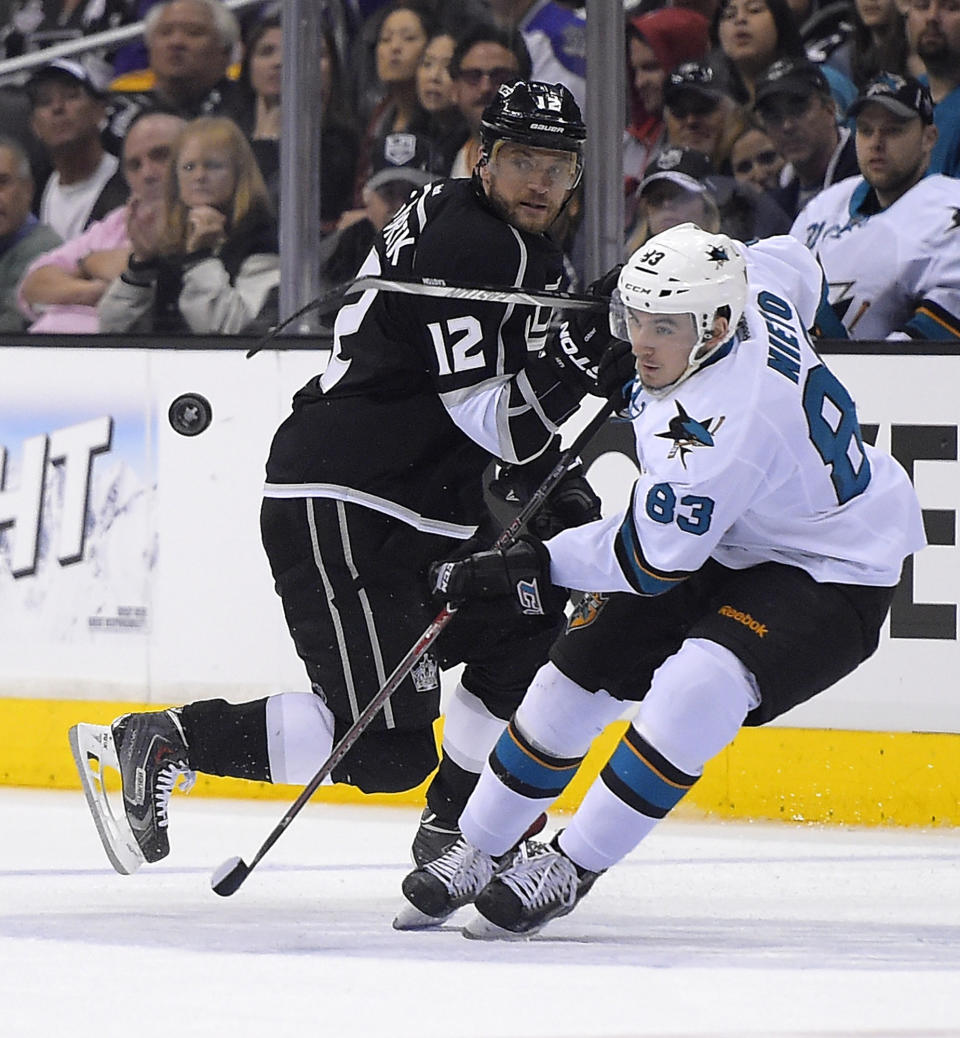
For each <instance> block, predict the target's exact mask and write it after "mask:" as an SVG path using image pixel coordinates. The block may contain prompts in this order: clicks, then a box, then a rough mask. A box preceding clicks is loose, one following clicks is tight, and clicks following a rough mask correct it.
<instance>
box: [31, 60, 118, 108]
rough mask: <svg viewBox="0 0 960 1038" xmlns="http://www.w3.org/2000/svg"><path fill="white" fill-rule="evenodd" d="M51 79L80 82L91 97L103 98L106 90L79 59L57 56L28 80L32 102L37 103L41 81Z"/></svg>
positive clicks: (44, 81) (46, 81)
mask: <svg viewBox="0 0 960 1038" xmlns="http://www.w3.org/2000/svg"><path fill="white" fill-rule="evenodd" d="M51 79H72V80H73V81H74V82H76V83H79V84H80V85H81V86H82V87H83V88H84V89H85V90H86V91H87V93H88V94H90V96H91V97H95V98H97V99H98V100H103V98H104V97H105V96H106V91H105V90H104V89H103V87H102V86H101V85H100V84H99V83H97V82H96V80H94V78H93V76H92V75H91V74H90V70H89V69H88V68H87V67H86V66H85V65H81V64H80V62H79V61H70V60H69V59H67V58H57V59H56V61H51V62H50V64H49V65H43V66H42V67H41V68H38V69H37V71H36V72H34V74H33V75H32V76H31V77H30V79H28V80H27V87H26V89H27V96H28V97H29V98H30V102H31V104H36V100H37V87H39V86H40V84H41V83H48V82H49V81H50V80H51Z"/></svg>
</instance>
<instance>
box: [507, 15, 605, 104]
mask: <svg viewBox="0 0 960 1038" xmlns="http://www.w3.org/2000/svg"><path fill="white" fill-rule="evenodd" d="M489 5H490V13H491V14H492V15H493V20H494V22H495V24H497V25H499V26H500V27H501V28H504V29H511V30H514V29H515V30H519V31H520V33H521V35H522V36H523V42H524V43H525V44H526V45H527V50H528V51H529V53H530V65H531V70H530V78H531V79H537V80H540V82H542V83H562V84H563V85H564V86H565V87H566V88H567V89H568V90H569V91H570V93H571V94H573V96H574V97H575V98H576V100H577V104H578V105H579V106H580V110H581V111H583V110H584V109H585V107H586V101H587V90H586V76H587V27H586V18H585V17H584V14H583V12H582V11H575V10H572V9H571V6H572V5H570V4H563V3H557V2H556V0H489Z"/></svg>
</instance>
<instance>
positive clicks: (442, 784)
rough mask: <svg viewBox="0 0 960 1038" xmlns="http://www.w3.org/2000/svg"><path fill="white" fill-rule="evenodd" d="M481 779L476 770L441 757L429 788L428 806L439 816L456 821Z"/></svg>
mask: <svg viewBox="0 0 960 1038" xmlns="http://www.w3.org/2000/svg"><path fill="white" fill-rule="evenodd" d="M479 779H480V776H479V775H478V774H477V773H476V772H473V771H466V770H465V769H464V768H461V767H460V765H459V764H454V762H453V761H452V760H450V758H449V757H446V756H444V757H441V758H440V767H439V768H438V769H437V773H436V775H434V776H433V781H432V782H431V783H430V785H429V787H428V788H427V807H429V808H430V810H431V811H432V812H433V813H434V814H435V815H436V816H437V818H442V819H443V820H444V821H445V822H451V823H454V822H456V821H457V820H458V819H459V818H460V812H461V811H462V810H463V808H464V805H465V804H466V802H467V801H468V800H469V799H470V794H471V793H472V792H473V790H474V787H475V786H476V784H477V782H478V781H479Z"/></svg>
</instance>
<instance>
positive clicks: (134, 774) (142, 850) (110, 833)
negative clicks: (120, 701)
mask: <svg viewBox="0 0 960 1038" xmlns="http://www.w3.org/2000/svg"><path fill="white" fill-rule="evenodd" d="M69 737H70V749H71V751H72V753H73V759H74V762H75V763H76V765H77V772H78V773H79V775H80V783H81V785H82V787H83V795H84V796H85V797H86V800H87V806H88V807H89V808H90V813H91V815H93V821H94V824H95V825H96V827H97V832H98V833H99V835H100V842H101V843H102V844H103V849H104V851H105V852H106V855H107V857H108V858H109V859H110V864H111V865H112V866H113V867H114V868H115V869H116V870H117V872H119V873H120V874H121V875H123V876H129V875H131V874H132V873H134V872H136V871H137V869H139V868H140V866H141V865H142V864H143V863H144V862H145V861H159V860H160V859H161V858H164V857H166V855H167V854H168V853H169V848H170V845H169V840H168V838H167V805H168V802H169V800H170V794H171V793H172V792H173V789H174V787H175V786H176V785H177V783H178V781H180V778H181V776H182V777H183V783H182V786H181V788H182V789H183V791H184V792H186V791H187V790H189V789H190V788H191V786H192V785H193V783H194V781H195V780H196V776H195V775H194V773H193V772H192V771H190V770H189V768H188V766H187V751H186V743H185V742H184V739H183V732H182V730H181V728H180V723H179V720H178V719H177V717H176V714H175V713H174V711H171V710H166V711H158V712H153V713H143V714H124V716H123V717H119V718H117V720H116V721H114V722H113V724H111V725H95V724H77V725H74V726H73V727H72V728H71V729H70V733H69ZM111 768H112V769H113V770H114V771H115V772H116V786H115V788H108V785H107V779H106V775H105V772H106V770H107V769H111ZM111 781H113V780H111Z"/></svg>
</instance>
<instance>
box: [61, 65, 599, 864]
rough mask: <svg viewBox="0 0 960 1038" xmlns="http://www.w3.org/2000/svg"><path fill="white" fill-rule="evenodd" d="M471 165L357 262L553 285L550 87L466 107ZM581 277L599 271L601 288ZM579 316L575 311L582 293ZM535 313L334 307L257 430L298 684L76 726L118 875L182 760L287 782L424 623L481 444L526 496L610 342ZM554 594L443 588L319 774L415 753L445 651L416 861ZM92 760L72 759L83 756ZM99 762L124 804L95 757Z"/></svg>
mask: <svg viewBox="0 0 960 1038" xmlns="http://www.w3.org/2000/svg"><path fill="white" fill-rule="evenodd" d="M482 131H483V132H482V152H481V158H480V160H479V163H478V166H477V169H476V171H475V173H474V176H473V178H472V179H471V180H447V181H440V182H437V183H434V184H430V185H428V186H426V187H425V188H423V189H422V190H421V191H420V192H419V193H418V194H416V195H414V196H413V197H411V199H410V201H409V202H408V203H407V205H406V206H405V207H404V208H403V209H402V210H401V211H400V212H399V213H398V214H397V215H396V217H395V218H394V219H393V220H392V221H391V222H390V223H389V224H388V225H387V227H386V228H385V229H384V231H383V232H382V234H381V235H380V236H379V238H378V240H377V242H376V244H375V246H374V248H373V249H372V250H371V252H370V254H369V256H368V258H367V259H366V261H365V263H364V264H363V266H362V268H361V270H360V271H359V274H360V275H361V276H362V275H365V274H384V275H387V276H391V277H392V276H400V277H403V276H412V277H416V278H434V279H441V280H444V279H449V280H450V281H480V282H486V283H490V284H498V285H511V286H515V287H518V288H529V289H537V290H543V289H548V290H549V289H558V288H559V287H560V277H561V255H560V253H559V251H558V249H557V248H556V246H555V245H554V244H553V243H552V241H551V240H550V238H549V237H548V235H547V233H546V232H547V231H548V230H549V229H550V227H551V225H552V224H553V222H554V221H555V220H556V218H557V216H558V215H559V214H560V212H561V211H562V209H563V207H564V206H565V205H566V203H567V202H568V201H569V199H570V197H571V194H572V192H573V191H574V189H575V187H576V185H577V183H578V181H579V179H580V176H581V169H582V148H583V142H584V139H585V135H586V131H585V127H584V124H583V121H582V119H581V115H580V111H579V109H578V107H577V105H576V102H575V101H574V99H573V97H572V95H570V93H569V92H568V91H567V90H566V88H564V87H562V86H560V85H556V86H552V85H548V84H544V83H536V82H529V83H528V82H517V83H515V84H513V85H508V86H503V87H501V88H500V91H499V94H498V96H497V98H496V99H495V100H494V102H492V104H491V105H490V106H489V107H488V108H487V110H486V111H485V113H484V119H483V125H482ZM603 287H612V283H611V286H605V285H601V286H598V290H601V289H602V288H603ZM583 313H585V312H583ZM551 317H552V314H551V311H550V310H549V309H548V308H538V307H534V306H529V305H514V304H509V305H508V304H501V303H496V304H494V303H487V302H484V303H468V302H464V301H463V300H457V299H445V298H436V297H426V296H412V295H398V294H390V293H385V292H379V291H376V290H370V291H367V292H365V293H363V294H362V295H361V296H359V297H358V298H357V299H356V301H354V302H351V303H350V304H349V305H346V306H344V307H343V308H342V309H341V310H340V312H339V313H338V315H337V319H336V324H335V329H334V337H335V343H334V351H333V355H332V357H331V360H330V362H329V364H328V365H327V368H326V370H325V371H324V373H323V374H322V375H319V376H317V377H316V378H314V379H312V380H311V381H310V382H309V383H308V384H307V385H306V386H304V387H303V389H301V390H300V391H299V392H298V393H297V394H296V396H295V397H294V401H293V410H292V413H291V414H290V416H289V417H288V418H287V420H286V421H285V422H284V423H283V424H282V425H281V426H280V428H279V429H278V430H277V433H276V435H275V437H274V441H273V445H272V447H271V451H270V456H269V459H268V462H267V481H266V487H265V496H264V501H263V509H262V514H261V529H262V536H263V543H264V546H265V548H266V551H267V554H268V556H269V559H270V563H271V567H272V572H273V576H274V580H275V583H276V589H277V591H278V593H279V595H280V598H281V600H282V603H283V609H284V613H285V616H286V620H287V624H288V627H289V630H290V633H291V635H292V637H293V640H294V643H295V645H296V649H297V652H298V653H299V655H300V657H301V658H302V659H303V661H304V664H305V666H306V670H307V673H308V675H309V679H310V682H311V686H312V689H313V691H312V692H303V693H301V692H289V693H282V694H279V695H274V696H270V697H268V698H266V699H261V700H258V701H256V702H252V703H244V704H239V705H232V704H229V703H227V702H225V701H223V700H212V701H201V702H195V703H191V704H189V705H187V706H184V707H182V708H179V709H177V710H172V711H166V712H162V713H160V712H153V713H144V714H130V715H125V716H124V717H122V718H119V719H118V720H117V721H115V722H114V723H113V725H112V726H110V727H97V726H93V725H78V726H76V728H74V729H72V731H71V742H72V745H73V750H74V756H75V758H76V761H77V765H78V768H79V769H80V773H81V777H82V778H83V781H84V786H85V791H86V793H87V800H88V803H89V804H90V807H91V810H92V811H93V814H94V817H95V820H96V822H97V826H98V829H99V831H100V834H101V837H102V840H103V843H104V846H105V848H106V850H107V853H108V856H109V857H110V859H111V861H112V862H113V864H114V866H115V867H116V868H117V869H118V871H121V872H131V871H133V870H134V869H135V868H137V867H139V865H140V864H141V863H142V861H143V860H147V861H156V860H159V859H160V858H162V857H164V856H165V855H166V854H167V852H168V840H167V833H166V826H167V804H168V800H169V795H170V791H171V790H172V788H173V786H174V785H175V784H176V782H177V781H178V776H179V775H180V774H181V773H186V774H187V775H188V776H189V774H190V773H192V772H197V771H199V772H204V773H207V774H214V775H229V776H234V777H240V778H246V779H251V780H260V781H273V782H285V783H294V784H305V783H306V782H308V781H309V779H310V778H311V777H312V776H313V775H314V773H315V772H316V771H317V769H318V768H319V766H320V765H321V764H322V763H323V762H324V761H325V760H326V759H327V757H328V756H329V754H330V750H331V748H332V746H333V745H334V744H335V743H336V741H337V740H338V739H339V738H340V736H342V734H343V733H344V732H345V731H346V729H347V728H349V726H350V725H351V724H352V722H353V721H354V720H355V719H356V717H357V716H358V714H359V712H360V711H361V710H362V709H363V708H364V706H365V705H366V704H367V703H368V702H369V701H370V700H371V699H372V698H373V696H374V695H375V694H376V692H377V691H378V689H379V688H380V686H381V685H382V684H383V682H384V679H385V677H386V676H387V675H388V674H389V673H390V672H391V670H392V669H393V667H394V665H395V664H396V662H397V661H398V660H399V659H401V658H402V657H403V655H404V654H405V653H406V651H407V650H408V649H409V648H410V646H411V645H412V644H413V643H414V642H415V641H416V640H417V638H418V637H419V635H420V634H421V632H422V631H423V629H424V628H425V627H426V625H427V624H428V623H429V622H430V620H431V619H432V618H433V615H434V614H435V612H436V606H435V605H434V604H433V603H432V602H431V598H430V594H429V588H428V582H427V579H426V569H427V566H428V564H429V563H430V562H431V560H433V559H436V558H441V557H444V556H448V555H449V554H450V553H451V551H452V550H454V549H455V548H456V546H457V545H458V544H459V545H460V546H461V547H462V550H463V552H464V554H467V553H469V552H470V551H471V550H476V549H477V548H479V547H486V546H488V545H489V544H490V543H491V541H492V539H493V536H494V534H495V532H496V530H495V529H494V527H493V524H492V521H491V519H490V518H489V516H488V513H487V512H486V511H485V507H484V494H483V489H484V488H483V479H482V477H483V474H484V472H485V470H486V469H487V468H488V465H489V463H490V462H491V460H498V461H499V462H501V463H503V464H504V465H505V466H507V467H508V474H507V476H506V478H504V477H503V476H501V480H500V485H501V488H502V485H503V483H504V482H505V481H506V482H508V483H510V485H511V487H512V488H513V489H518V490H519V497H520V498H521V499H522V497H523V493H524V492H526V493H527V494H529V493H530V492H532V490H533V488H535V487H536V486H537V484H538V483H539V482H540V475H541V474H545V473H546V472H548V471H550V469H551V468H552V467H553V464H554V461H555V458H556V451H557V447H556V442H557V439H558V437H557V427H558V426H559V425H560V424H561V423H562V422H563V421H565V420H566V419H567V418H568V417H569V416H570V415H571V414H572V413H573V412H574V411H575V410H576V408H577V406H578V405H579V402H580V400H581V399H582V398H583V397H584V396H585V395H586V393H587V392H589V391H591V388H593V386H594V384H595V379H596V370H597V364H598V361H599V359H600V356H601V354H602V353H603V352H604V350H605V349H606V347H607V346H608V344H609V343H610V342H611V337H610V333H609V329H608V325H607V320H606V316H605V315H604V314H599V315H593V314H591V315H588V316H585V317H578V318H577V319H576V320H573V319H571V321H569V322H566V323H564V325H562V326H561V330H560V336H559V338H560V339H562V345H561V344H560V342H559V341H558V336H557V334H556V332H554V331H551ZM548 507H549V508H550V509H551V515H550V517H549V518H550V522H551V523H552V524H553V525H554V531H555V530H556V529H557V528H560V527H563V526H569V525H575V524H578V523H581V522H585V521H587V520H590V519H594V518H596V517H598V515H599V501H598V499H597V498H596V496H595V495H594V494H593V492H592V491H591V489H590V487H589V485H588V484H587V483H586V481H585V480H584V479H583V478H582V476H579V475H576V474H574V475H572V476H568V477H567V478H566V479H565V481H564V482H562V483H561V484H560V486H559V487H558V488H557V490H556V491H555V492H554V494H553V496H552V497H551V502H550V504H549V506H548ZM563 601H564V598H563V597H557V596H554V597H553V598H552V599H550V600H546V599H545V600H543V601H540V602H537V603H534V604H533V606H532V608H531V610H530V613H531V615H527V616H524V617H522V618H520V617H517V618H509V619H506V620H504V618H503V617H502V615H500V612H499V610H497V609H495V608H491V607H489V606H486V605H484V604H482V603H481V604H480V605H477V606H469V607H465V608H464V610H463V612H462V614H460V615H458V616H457V618H456V621H455V622H454V623H452V624H451V625H450V627H449V628H448V629H447V630H445V631H444V633H443V635H442V636H441V637H440V639H439V640H438V643H437V651H436V653H428V654H427V655H425V656H424V657H423V658H422V659H421V660H420V662H419V663H418V664H417V666H416V667H415V668H414V669H413V671H412V673H411V674H410V675H409V677H408V678H407V679H406V680H405V682H404V684H403V685H402V686H401V687H400V688H399V690H398V691H397V692H396V693H395V694H394V695H393V697H392V698H391V699H390V700H389V701H388V702H387V704H386V705H385V707H384V709H383V711H382V714H380V715H379V716H378V717H377V719H376V720H375V721H374V722H373V723H372V724H371V725H370V727H369V728H367V729H366V731H364V733H363V735H362V736H361V737H360V738H359V739H358V741H357V742H356V744H355V745H354V746H353V748H352V749H351V750H350V752H349V753H348V754H347V755H346V756H345V758H344V759H343V761H342V762H341V763H340V764H339V765H338V766H337V767H336V768H335V769H334V771H333V775H332V777H333V779H334V780H335V781H337V782H344V783H348V784H350V785H353V786H356V787H358V788H360V789H362V790H365V791H368V792H372V791H383V792H392V791H400V790H405V789H410V788H413V787H415V786H417V785H418V784H419V783H421V782H422V781H423V780H424V779H425V778H426V777H427V776H428V775H430V773H431V772H432V771H433V770H434V769H435V768H436V767H437V763H438V758H437V752H436V746H435V741H434V735H433V728H432V724H433V721H434V720H435V718H436V717H437V715H438V711H439V706H440V680H439V672H440V670H442V669H443V668H445V667H448V666H452V665H454V664H458V663H465V664H466V667H465V670H464V672H463V676H462V679H461V681H460V683H459V685H458V687H457V688H456V691H455V692H454V693H453V695H452V696H451V699H450V703H449V705H448V706H447V707H446V713H445V728H444V744H443V754H442V761H441V762H440V767H439V769H438V771H437V774H436V775H435V777H434V779H433V781H432V783H431V785H430V787H429V791H428V794H427V808H426V810H425V811H424V816H423V820H422V824H421V828H420V831H419V832H418V833H417V836H416V839H415V841H414V857H415V860H416V862H417V864H422V863H423V862H424V861H426V860H430V859H431V858H433V857H437V856H439V854H440V853H442V851H443V850H445V849H446V848H447V847H448V846H449V845H450V844H451V843H453V842H454V841H455V840H456V839H457V837H458V836H459V831H458V828H457V820H458V818H459V814H460V810H461V807H462V806H463V804H464V803H465V802H466V799H467V797H468V796H469V794H470V791H471V790H472V789H473V786H474V784H475V782H476V779H477V776H478V775H479V773H480V771H481V769H482V766H483V762H484V760H485V759H486V757H487V756H488V754H489V752H490V750H491V747H492V746H493V744H494V743H495V742H496V740H497V738H498V736H499V734H500V732H501V731H502V730H503V728H504V727H505V725H506V722H507V720H508V719H509V717H510V716H511V714H512V713H513V711H514V709H515V708H516V706H517V704H518V703H519V701H520V698H521V696H522V694H523V692H524V690H525V689H526V687H527V685H528V684H529V682H530V680H531V679H532V677H533V675H534V673H535V672H536V670H537V668H538V667H539V665H540V664H541V663H542V662H543V661H544V659H545V658H546V653H547V650H548V648H549V645H550V643H551V641H552V640H553V638H554V636H555V635H556V633H557V632H558V630H559V629H560V628H561V626H562V623H563V613H562V605H563ZM91 761H92V762H93V770H91ZM109 764H113V766H114V767H117V768H119V770H120V772H121V777H122V781H123V793H124V798H125V800H124V806H125V812H124V815H120V814H119V813H117V814H116V815H113V814H111V813H110V811H109V805H108V803H107V798H106V794H105V792H104V790H103V788H102V778H100V779H98V778H97V777H96V774H95V772H97V771H99V773H100V775H101V776H102V774H103V772H102V767H101V765H109Z"/></svg>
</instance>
